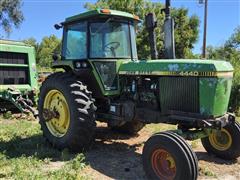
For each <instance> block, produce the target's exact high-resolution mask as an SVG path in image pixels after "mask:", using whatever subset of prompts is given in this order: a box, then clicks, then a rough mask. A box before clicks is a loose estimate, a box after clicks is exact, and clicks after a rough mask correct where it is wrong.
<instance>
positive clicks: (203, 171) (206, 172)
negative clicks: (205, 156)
mask: <svg viewBox="0 0 240 180" xmlns="http://www.w3.org/2000/svg"><path fill="white" fill-rule="evenodd" d="M200 174H202V175H204V176H208V177H214V178H216V177H217V176H216V174H215V173H214V172H212V171H211V170H210V169H209V168H208V167H203V168H200Z"/></svg>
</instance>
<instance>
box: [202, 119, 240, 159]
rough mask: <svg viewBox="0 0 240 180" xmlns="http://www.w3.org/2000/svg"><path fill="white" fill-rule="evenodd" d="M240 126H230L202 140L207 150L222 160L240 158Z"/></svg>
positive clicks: (236, 124) (236, 123)
mask: <svg viewBox="0 0 240 180" xmlns="http://www.w3.org/2000/svg"><path fill="white" fill-rule="evenodd" d="M239 139H240V125H239V123H238V122H235V123H234V124H229V125H227V126H225V127H224V128H222V130H221V131H218V132H213V133H212V134H210V135H209V137H205V138H202V139H201V141H202V145H203V147H204V148H205V150H206V151H207V152H208V153H210V154H214V155H216V156H218V157H220V158H222V159H227V160H232V159H236V158H238V157H239V156H240V143H239Z"/></svg>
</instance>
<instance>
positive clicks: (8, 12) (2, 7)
mask: <svg viewBox="0 0 240 180" xmlns="http://www.w3.org/2000/svg"><path fill="white" fill-rule="evenodd" d="M21 6H22V1H21V0H1V1H0V28H2V29H3V30H4V31H5V32H6V33H7V34H9V33H10V32H11V31H12V27H13V26H14V27H15V28H19V26H20V24H21V23H22V21H23V19H24V18H23V13H22V11H21Z"/></svg>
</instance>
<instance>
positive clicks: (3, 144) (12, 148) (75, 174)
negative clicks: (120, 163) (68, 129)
mask: <svg viewBox="0 0 240 180" xmlns="http://www.w3.org/2000/svg"><path fill="white" fill-rule="evenodd" d="M0 127H1V128H0V178H4V179H20V180H21V179H86V178H87V177H84V176H82V175H81V174H82V173H81V170H82V169H83V168H84V167H85V159H84V155H83V154H77V155H74V154H71V153H70V152H68V151H67V150H64V151H63V152H60V151H58V150H56V149H53V148H52V147H51V146H49V145H48V143H46V142H45V140H44V138H43V137H42V132H41V130H40V126H39V124H38V123H37V122H36V121H26V120H11V121H9V120H4V119H1V120H0ZM59 162H61V163H62V165H61V166H57V168H52V167H51V166H55V165H57V164H58V163H59Z"/></svg>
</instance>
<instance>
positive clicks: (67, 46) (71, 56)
mask: <svg viewBox="0 0 240 180" xmlns="http://www.w3.org/2000/svg"><path fill="white" fill-rule="evenodd" d="M138 21H139V18H138V17H137V16H134V15H132V14H128V13H123V12H119V11H114V10H108V9H97V10H93V11H89V12H87V13H83V14H80V15H77V16H73V17H69V18H67V19H66V21H65V22H63V23H62V25H63V26H64V33H63V51H62V60H78V61H80V60H86V59H99V60H101V59H112V60H114V59H133V60H134V59H137V50H136V36H135V28H134V25H135V23H136V22H138Z"/></svg>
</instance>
